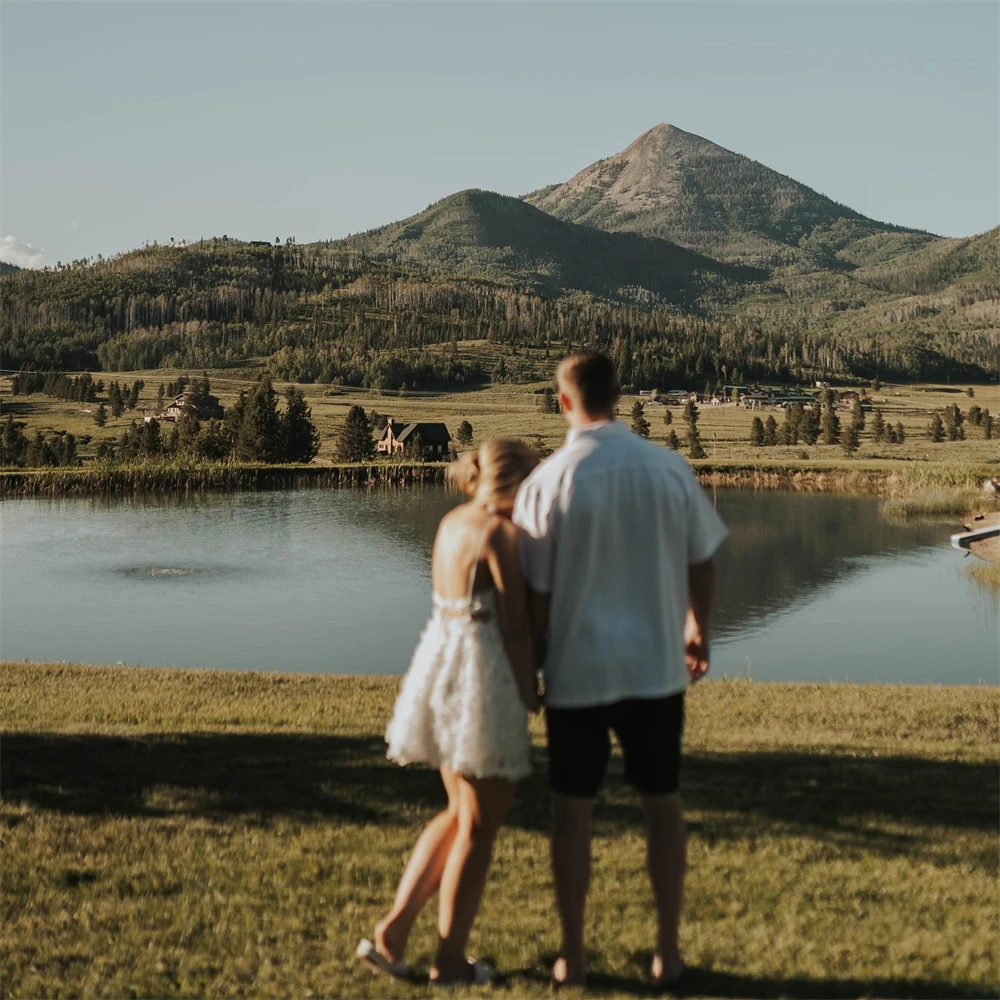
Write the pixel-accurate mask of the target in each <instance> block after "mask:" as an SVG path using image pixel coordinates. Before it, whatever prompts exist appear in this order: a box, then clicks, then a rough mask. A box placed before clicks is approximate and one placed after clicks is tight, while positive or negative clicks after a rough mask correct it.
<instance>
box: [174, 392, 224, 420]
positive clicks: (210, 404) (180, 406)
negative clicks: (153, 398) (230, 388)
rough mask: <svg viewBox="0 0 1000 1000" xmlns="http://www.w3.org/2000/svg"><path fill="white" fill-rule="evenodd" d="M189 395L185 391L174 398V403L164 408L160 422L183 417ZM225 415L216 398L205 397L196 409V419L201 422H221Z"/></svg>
mask: <svg viewBox="0 0 1000 1000" xmlns="http://www.w3.org/2000/svg"><path fill="white" fill-rule="evenodd" d="M189 398H190V393H189V392H188V391H187V390H185V391H184V392H182V393H181V394H180V395H179V396H174V401H173V402H172V403H171V404H170V405H169V406H168V407H167V408H166V410H165V411H164V412H163V414H162V416H161V417H160V419H161V420H174V421H176V420H180V419H181V417H183V416H184V407H185V406H187V402H188V399H189ZM224 415H225V410H223V408H222V405H221V404H220V403H219V397H218V396H206V397H204V399H203V400H202V402H201V405H200V406H199V407H198V417H199V418H200V419H202V420H221V419H222V417H223V416H224Z"/></svg>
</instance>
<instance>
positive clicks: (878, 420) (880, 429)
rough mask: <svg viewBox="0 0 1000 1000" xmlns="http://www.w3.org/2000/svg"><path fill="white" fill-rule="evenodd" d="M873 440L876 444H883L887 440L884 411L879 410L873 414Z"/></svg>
mask: <svg viewBox="0 0 1000 1000" xmlns="http://www.w3.org/2000/svg"><path fill="white" fill-rule="evenodd" d="M872 440H873V441H874V442H875V443H876V444H881V443H882V442H883V441H884V440H885V420H884V419H883V417H882V411H881V410H878V409H876V411H875V412H874V413H873V414H872Z"/></svg>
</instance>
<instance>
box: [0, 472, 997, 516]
mask: <svg viewBox="0 0 1000 1000" xmlns="http://www.w3.org/2000/svg"><path fill="white" fill-rule="evenodd" d="M691 465H692V466H693V468H694V470H695V473H696V474H697V476H698V478H699V479H700V480H701V482H702V483H703V484H704V485H705V486H718V487H743V488H750V489H792V490H801V491H806V492H816V491H835V492H842V493H844V492H846V493H870V494H873V495H876V496H881V497H886V498H894V499H897V500H905V499H907V498H909V497H913V496H915V495H918V494H921V493H923V494H927V493H928V491H931V492H934V493H936V494H937V496H938V497H944V498H946V504H945V505H946V507H947V508H948V509H947V510H946V511H945V513H956V514H962V513H966V512H967V511H969V510H972V509H973V508H975V506H976V502H977V500H978V493H979V487H980V485H981V483H982V482H983V481H984V480H985V479H987V478H990V476H992V475H995V474H996V471H997V470H996V468H993V467H990V466H989V465H987V464H978V463H977V464H958V463H950V462H933V463H922V464H919V465H917V464H914V463H911V462H893V461H870V460H869V461H857V460H854V461H852V460H841V461H837V460H827V461H808V460H795V459H772V460H760V461H747V460H730V461H719V460H713V459H701V460H694V461H692V462H691ZM444 470H445V463H442V462H416V463H411V462H407V463H401V462H392V461H381V462H367V463H347V464H338V465H241V464H237V463H228V462H227V463H210V462H200V463H199V462H173V461H169V462H168V461H145V462H136V463H132V464H124V465H123V464H116V463H95V464H93V465H88V466H84V467H82V468H55V469H35V470H8V471H0V498H5V497H32V496H43V497H44V496H51V497H58V496H86V495H95V494H97V495H112V496H134V495H140V494H144V493H185V492H200V491H240V490H273V489H302V488H310V487H326V488H331V487H332V488H337V487H357V486H366V487H367V486H403V485H410V484H413V483H441V482H443V481H444V478H445V475H444ZM937 507H940V502H939V503H938V504H937ZM903 508H905V504H903V505H900V509H901V510H902V509H903ZM915 510H917V511H918V512H922V511H921V510H920V509H919V504H918V506H917V508H915ZM933 513H941V511H940V510H938V509H935V510H934V511H933Z"/></svg>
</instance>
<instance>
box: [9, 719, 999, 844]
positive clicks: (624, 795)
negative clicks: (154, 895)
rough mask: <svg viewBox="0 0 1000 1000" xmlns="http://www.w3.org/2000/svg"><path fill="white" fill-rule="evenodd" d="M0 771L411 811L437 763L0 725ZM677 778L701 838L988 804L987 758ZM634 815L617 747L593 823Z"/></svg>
mask: <svg viewBox="0 0 1000 1000" xmlns="http://www.w3.org/2000/svg"><path fill="white" fill-rule="evenodd" d="M544 772H545V761H544V753H541V752H540V753H538V759H537V760H536V768H535V773H534V774H533V775H532V776H531V777H530V778H528V779H527V780H526V781H525V782H524V783H523V784H522V786H521V789H520V791H519V794H518V801H517V804H516V806H515V808H514V810H513V813H512V815H511V819H510V822H511V824H512V825H513V826H516V827H520V828H522V829H528V830H547V829H548V825H549V796H548V792H547V784H546V779H545V773H544ZM0 783H2V788H3V795H4V798H5V799H6V800H7V801H8V802H9V803H24V804H26V805H31V806H34V807H37V808H40V809H46V810H54V811H58V812H66V813H79V814H102V813H107V814H117V815H147V816H154V815H166V814H188V815H204V816H212V815H216V816H218V815H227V814H228V815H247V816H253V815H256V816H259V817H262V818H263V817H268V816H275V815H288V814H294V815H299V816H301V817H303V818H309V817H312V818H314V819H321V818H326V817H333V818H338V819H340V820H343V821H345V822H350V823H364V822H377V821H390V820H393V819H403V818H404V817H405V818H406V821H407V822H413V810H414V809H417V810H425V809H426V810H431V809H434V808H439V807H440V806H441V805H442V804H443V803H444V792H443V789H442V787H441V782H440V779H439V777H438V775H437V773H436V772H433V771H429V770H427V769H426V768H408V769H406V770H404V769H402V768H399V767H396V766H395V765H394V764H392V763H390V762H389V761H387V760H386V759H385V744H384V743H383V741H382V740H381V739H380V738H378V737H374V736H364V737H352V736H318V735H296V734H227V733H218V734H167V735H160V734H156V735H149V736H136V737H117V736H97V735H89V734H88V735H71V734H49V733H13V734H9V735H6V736H4V737H3V742H2V759H0ZM682 786H683V792H684V798H685V803H686V807H687V809H688V810H689V812H691V813H693V814H695V816H694V822H693V823H692V826H693V829H694V830H695V831H696V833H697V834H698V835H699V836H702V837H704V838H706V839H708V840H711V839H713V838H729V837H742V836H745V835H747V833H748V831H750V832H752V828H753V827H754V826H758V828H759V826H760V825H763V824H767V823H781V824H788V825H789V826H792V827H795V828H798V829H800V830H803V831H807V832H810V833H811V834H813V835H816V836H847V837H849V838H850V839H856V840H857V841H858V842H859V843H863V844H864V846H866V847H867V848H871V849H881V850H883V851H886V852H889V853H894V852H895V851H897V850H901V849H905V848H906V846H907V845H910V844H911V841H910V835H909V834H907V833H902V834H895V833H892V832H890V831H887V830H885V829H878V828H876V825H875V823H873V822H871V821H877V822H878V823H881V824H884V823H897V824H904V825H908V826H909V827H911V828H912V827H918V828H919V827H934V826H950V827H960V828H966V829H978V830H984V831H987V830H988V831H993V830H995V828H996V815H997V810H998V802H997V800H998V789H997V783H996V768H995V765H992V764H989V763H969V762H964V761H935V760H927V759H922V758H912V757H847V756H843V755H834V754H810V753H743V754H717V753H696V754H692V755H690V756H688V757H687V758H686V759H685V763H684V774H683V779H682ZM641 823H642V813H641V809H640V807H639V803H638V801H637V799H636V798H635V796H634V795H632V794H631V793H630V792H629V791H628V790H627V789H625V788H624V786H623V785H622V784H621V760H620V758H618V757H616V758H614V759H613V760H612V764H611V768H610V773H609V776H608V782H607V794H606V796H605V798H604V800H603V801H602V802H601V803H600V805H599V806H598V810H597V813H596V832H597V833H598V834H601V833H602V832H608V831H609V830H613V829H615V828H621V827H629V826H633V825H635V826H638V825H640V824H641Z"/></svg>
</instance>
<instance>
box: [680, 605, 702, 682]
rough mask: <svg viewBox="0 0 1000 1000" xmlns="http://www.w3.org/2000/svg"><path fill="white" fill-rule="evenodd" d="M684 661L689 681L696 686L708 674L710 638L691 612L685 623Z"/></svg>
mask: <svg viewBox="0 0 1000 1000" xmlns="http://www.w3.org/2000/svg"><path fill="white" fill-rule="evenodd" d="M684 659H685V660H686V661H687V671H688V680H690V681H691V683H692V684H694V683H695V682H696V681H700V680H701V679H702V677H704V676H705V674H707V673H708V636H707V635H705V633H704V632H703V631H702V629H701V626H700V625H699V624H698V621H697V619H696V618H695V616H694V614H693V613H692V612H691V611H688V613H687V619H686V620H685V622H684Z"/></svg>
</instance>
